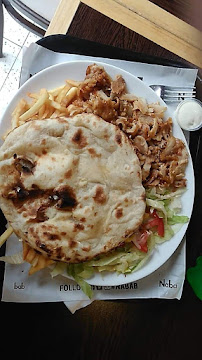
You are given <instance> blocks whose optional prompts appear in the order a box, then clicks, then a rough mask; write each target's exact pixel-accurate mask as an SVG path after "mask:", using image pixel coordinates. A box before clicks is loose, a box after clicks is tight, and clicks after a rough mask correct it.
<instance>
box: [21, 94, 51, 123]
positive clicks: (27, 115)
mask: <svg viewBox="0 0 202 360" xmlns="http://www.w3.org/2000/svg"><path fill="white" fill-rule="evenodd" d="M48 98H49V95H48V91H47V90H46V89H42V90H41V95H40V97H39V98H38V100H37V101H36V102H35V104H34V105H33V106H32V107H31V108H30V109H29V110H27V111H26V112H25V113H24V114H22V115H21V116H20V117H19V120H20V121H26V120H28V119H30V118H31V117H32V116H33V115H35V114H36V113H37V112H38V111H39V109H40V108H41V107H42V106H43V105H44V103H45V102H46V101H47V100H48Z"/></svg>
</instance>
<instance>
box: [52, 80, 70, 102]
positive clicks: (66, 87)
mask: <svg viewBox="0 0 202 360" xmlns="http://www.w3.org/2000/svg"><path fill="white" fill-rule="evenodd" d="M69 89H70V86H69V85H68V84H66V85H65V86H64V88H63V89H62V90H61V91H60V93H59V94H58V96H57V97H56V98H55V101H57V102H58V103H60V104H61V102H62V100H63V99H64V98H65V96H66V94H67V92H68V91H69Z"/></svg>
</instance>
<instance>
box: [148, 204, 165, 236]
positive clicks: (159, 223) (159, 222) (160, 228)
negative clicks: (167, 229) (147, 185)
mask: <svg viewBox="0 0 202 360" xmlns="http://www.w3.org/2000/svg"><path fill="white" fill-rule="evenodd" d="M151 215H152V217H153V219H150V220H148V221H147V223H146V224H145V226H144V227H145V229H147V230H149V229H152V228H154V227H155V226H156V227H157V232H158V235H159V236H161V237H163V236H164V222H163V218H160V217H159V216H158V214H157V212H156V210H154V211H153V212H152V214H151Z"/></svg>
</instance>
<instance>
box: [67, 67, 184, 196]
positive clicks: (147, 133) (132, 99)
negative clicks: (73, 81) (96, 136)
mask: <svg viewBox="0 0 202 360" xmlns="http://www.w3.org/2000/svg"><path fill="white" fill-rule="evenodd" d="M67 109H68V112H69V115H70V116H74V115H76V114H79V113H82V112H87V113H93V114H95V115H98V116H100V117H102V118H103V119H104V120H106V121H108V122H111V123H113V124H115V125H117V126H118V127H119V128H120V129H121V130H122V131H123V132H124V133H125V134H126V135H127V136H128V137H129V138H130V140H131V142H132V143H133V145H134V149H135V151H136V154H137V156H138V158H139V161H140V165H141V168H142V179H143V185H144V186H145V188H148V187H152V186H155V187H159V188H171V189H173V190H175V189H176V188H178V187H185V186H186V179H185V169H186V165H187V162H188V154H187V151H186V147H185V145H184V143H183V142H182V141H181V140H180V139H177V138H175V137H174V136H173V135H172V119H171V118H169V119H167V120H166V121H165V120H163V117H164V113H165V110H166V108H165V107H163V106H161V105H160V104H158V103H154V104H148V103H147V102H146V100H145V99H143V98H138V97H137V96H135V95H133V94H128V93H127V89H126V84H125V81H124V79H123V78H122V76H121V75H119V76H117V77H116V79H115V80H112V79H111V78H110V76H109V75H108V74H107V73H106V71H105V70H104V68H103V67H101V66H98V65H96V64H93V65H90V66H88V68H87V71H86V77H85V79H84V81H83V82H81V83H80V84H79V86H78V96H77V98H76V99H75V100H74V101H73V102H72V103H71V104H70V105H69V106H68V108H67Z"/></svg>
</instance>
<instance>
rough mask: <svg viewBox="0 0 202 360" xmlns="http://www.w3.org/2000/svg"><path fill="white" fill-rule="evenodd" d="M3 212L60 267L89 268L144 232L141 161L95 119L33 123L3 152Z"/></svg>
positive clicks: (124, 141)
mask: <svg viewBox="0 0 202 360" xmlns="http://www.w3.org/2000/svg"><path fill="white" fill-rule="evenodd" d="M0 206H1V208H2V210H3V212H4V214H5V216H6V218H7V220H8V221H9V223H10V225H11V226H12V227H13V229H14V231H15V233H16V234H17V235H18V236H19V237H20V238H22V239H23V240H25V242H27V243H28V244H29V245H30V246H31V247H32V248H34V249H36V250H38V251H39V252H40V253H42V254H43V255H45V256H48V257H49V258H50V259H53V260H59V261H64V262H69V263H78V262H82V261H86V260H89V259H91V258H93V257H95V256H96V255H98V254H101V253H106V252H108V251H110V250H111V249H114V248H116V247H117V246H120V245H121V244H122V243H123V242H124V241H125V240H126V238H127V237H129V236H130V235H131V234H133V233H134V231H135V230H136V229H137V228H138V227H139V225H140V224H141V222H142V219H143V215H144V212H145V190H144V187H143V186H142V177H141V168H140V164H139V160H138V158H137V156H136V154H135V152H134V148H133V146H132V144H131V142H130V140H129V139H128V138H127V137H126V135H125V134H124V133H123V132H122V131H121V130H120V129H119V128H118V127H116V126H115V125H112V124H110V123H107V122H106V121H104V120H102V119H101V118H99V117H97V116H95V115H93V114H79V115H76V116H75V117H73V118H65V117H64V118H57V119H47V120H32V121H29V122H27V123H25V124H23V125H21V126H20V127H18V128H16V129H14V130H13V131H11V132H10V134H9V135H8V136H7V138H6V140H5V142H4V144H3V145H2V147H1V148H0Z"/></svg>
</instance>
